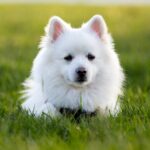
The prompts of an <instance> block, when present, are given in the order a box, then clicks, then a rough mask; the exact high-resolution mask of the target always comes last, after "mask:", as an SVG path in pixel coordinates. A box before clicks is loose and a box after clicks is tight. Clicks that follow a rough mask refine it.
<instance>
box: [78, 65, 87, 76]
mask: <svg viewBox="0 0 150 150" xmlns="http://www.w3.org/2000/svg"><path fill="white" fill-rule="evenodd" d="M76 73H77V74H78V75H79V76H85V75H86V73H87V71H86V69H85V68H84V67H79V68H78V69H77V70H76Z"/></svg>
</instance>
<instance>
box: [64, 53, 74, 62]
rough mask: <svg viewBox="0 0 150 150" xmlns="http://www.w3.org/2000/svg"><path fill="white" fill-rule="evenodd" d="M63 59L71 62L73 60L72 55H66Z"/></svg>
mask: <svg viewBox="0 0 150 150" xmlns="http://www.w3.org/2000/svg"><path fill="white" fill-rule="evenodd" d="M64 59H65V60H66V61H71V60H72V59H73V56H72V55H70V54H69V55H67V56H66V57H64Z"/></svg>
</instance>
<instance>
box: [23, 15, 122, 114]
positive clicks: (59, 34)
mask: <svg viewBox="0 0 150 150" xmlns="http://www.w3.org/2000/svg"><path fill="white" fill-rule="evenodd" d="M45 32H46V35H45V36H44V37H43V38H42V41H41V44H40V51H39V53H38V55H37V56H36V58H35V60H34V63H33V67H32V71H31V75H30V77H29V78H28V79H27V80H26V81H25V83H24V86H25V91H24V94H23V98H24V99H25V102H24V103H23V104H22V107H23V108H24V109H26V110H29V111H30V112H33V113H35V114H36V115H41V114H42V113H46V114H47V113H49V114H50V115H52V116H57V115H59V108H60V107H67V108H71V109H76V108H79V107H80V105H81V103H82V109H83V110H85V111H87V112H92V111H94V110H99V111H100V112H101V113H103V114H105V115H107V114H108V112H110V113H112V114H115V113H117V112H118V111H119V103H118V102H117V99H118V96H119V95H120V94H122V84H123V81H124V74H123V71H122V68H121V66H120V63H119V59H118V56H117V54H116V52H115V51H114V45H113V42H112V38H111V36H110V34H109V33H108V30H107V26H106V23H105V21H104V19H103V17H102V16H99V15H95V16H93V17H92V18H91V19H90V20H89V21H88V22H87V23H85V24H83V25H82V27H81V28H78V29H74V28H72V27H71V26H70V25H68V24H67V23H66V22H64V21H63V20H62V19H61V18H59V17H56V16H54V17H52V18H51V19H50V21H49V23H48V25H47V26H46V28H45ZM88 53H92V54H93V55H94V56H95V59H94V60H93V61H89V60H88V59H87V57H86V56H87V54H88ZM68 54H71V55H73V60H72V61H71V62H66V60H64V57H65V56H67V55H68ZM80 66H82V67H84V68H86V70H87V81H86V82H84V83H82V84H79V83H76V82H75V77H76V73H75V70H76V69H77V68H78V67H80ZM81 99H82V101H81Z"/></svg>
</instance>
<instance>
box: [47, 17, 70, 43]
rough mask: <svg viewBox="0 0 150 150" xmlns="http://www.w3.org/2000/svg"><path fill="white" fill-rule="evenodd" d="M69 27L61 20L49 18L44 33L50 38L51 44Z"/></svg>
mask: <svg viewBox="0 0 150 150" xmlns="http://www.w3.org/2000/svg"><path fill="white" fill-rule="evenodd" d="M67 28H69V25H68V24H67V23H66V22H64V21H63V20H62V19H61V18H59V17H57V16H53V17H52V18H50V20H49V23H48V25H47V26H46V28H45V31H46V33H47V34H48V36H50V38H51V42H55V41H56V40H57V39H58V38H59V37H60V36H61V35H62V34H63V33H64V32H66V30H67Z"/></svg>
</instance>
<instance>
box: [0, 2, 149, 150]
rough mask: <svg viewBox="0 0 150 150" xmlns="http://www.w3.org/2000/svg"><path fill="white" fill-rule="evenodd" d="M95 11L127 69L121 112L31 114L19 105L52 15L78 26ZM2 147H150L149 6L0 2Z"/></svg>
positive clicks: (108, 149)
mask: <svg viewBox="0 0 150 150" xmlns="http://www.w3.org/2000/svg"><path fill="white" fill-rule="evenodd" d="M96 13H98V14H102V15H103V16H104V17H105V19H106V21H107V24H108V26H109V31H111V33H112V35H113V37H114V39H115V43H116V50H117V52H118V53H119V56H120V60H121V64H122V66H123V68H124V70H125V73H126V77H127V79H126V85H125V96H124V98H123V102H122V112H120V113H119V115H118V116H117V117H116V118H114V117H112V116H110V117H108V118H104V117H95V118H87V119H86V118H82V119H81V122H80V123H76V122H75V121H72V120H71V119H70V118H65V117H63V118H61V119H57V120H51V118H44V117H40V118H35V117H34V116H28V115H27V113H26V112H23V111H22V110H20V109H19V107H18V106H19V105H20V103H21V102H20V101H19V100H18V99H19V90H21V89H22V86H21V83H22V82H23V81H24V79H25V78H26V77H28V75H29V72H30V68H31V65H32V60H33V58H34V57H35V55H36V54H37V52H38V48H37V45H38V43H39V40H40V36H42V35H43V34H44V31H43V27H44V26H45V25H46V23H47V22H48V19H49V17H50V16H53V15H59V16H61V17H62V18H64V19H65V20H66V21H68V22H71V24H72V25H73V26H74V27H79V26H80V24H81V23H83V22H85V21H87V20H88V19H89V18H90V17H91V16H92V15H94V14H96ZM0 149H1V150H27V149H29V150H41V149H42V150H51V149H54V150H57V149H65V150H67V149H68V150H70V149H73V150H76V149H87V150H98V149H101V150H105V149H106V150H114V149H118V150H120V149H122V150H124V149H128V150H133V149H136V150H138V149H139V150H140V149H144V150H146V149H150V7H149V6H148V7H147V6H142V7H129V6H128V7H127V6H126V7H123V6H121V7H119V6H118V7H117V6H116V7H111V6H107V7H106V6H105V7H94V6H93V7H90V6H86V7H85V6H61V5H60V6H56V5H52V6H50V5H0Z"/></svg>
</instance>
